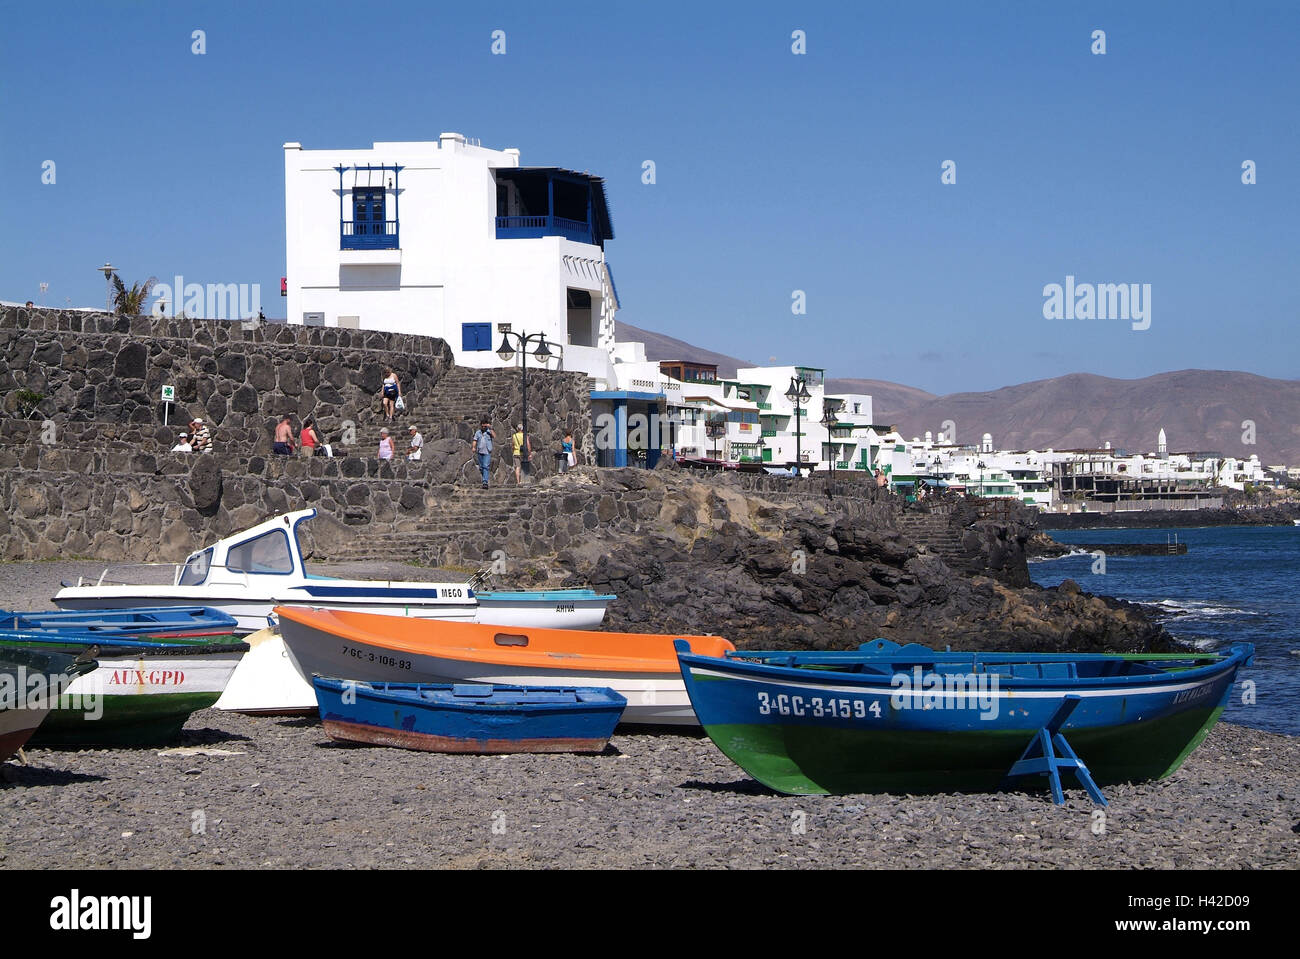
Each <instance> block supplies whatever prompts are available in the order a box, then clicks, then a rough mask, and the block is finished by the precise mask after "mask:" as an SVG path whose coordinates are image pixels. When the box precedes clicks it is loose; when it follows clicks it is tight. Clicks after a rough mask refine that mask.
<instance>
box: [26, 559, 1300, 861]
mask: <svg viewBox="0 0 1300 959" xmlns="http://www.w3.org/2000/svg"><path fill="white" fill-rule="evenodd" d="M101 568H102V564H96V563H88V562H87V563H79V562H78V563H69V562H58V563H34V564H0V589H3V590H4V594H3V595H5V597H6V605H9V606H11V607H13V608H25V609H38V608H45V607H48V606H49V597H50V596H51V595H53V592H54V589H55V588H57V585H58V582H59V580H60V579H68V578H69V577H71V578H75V577H76V576H77V575H79V574H80V575H86V574H88V573H91V572H94V573H95V574H97V573H98V571H99V569H101ZM348 571H349V572H353V573H356V574H361V573H363V572H364V573H366V574H367V575H375V574H376V573H378V572H379V571H378V570H375V569H367V570H361V569H359V568H350V569H349V570H348ZM396 572H400V574H401V575H403V576H405V577H407V578H429V577H430V576H431V575H435V574H433V573H432V572H431V571H429V570H413V569H411V568H409V567H402V568H400V570H398V571H396ZM27 759H28V765H26V766H22V765H20V764H18V763H17V762H16V761H10V762H8V763H5V764H4V765H3V766H0V869H17V868H71V869H113V868H222V867H230V868H275V869H288V868H293V869H336V868H363V869H364V868H375V869H378V868H389V867H419V868H496V867H501V868H556V867H573V868H627V867H633V868H636V867H649V868H655V867H675V868H692V867H694V868H760V867H765V868H771V867H790V868H837V867H842V868H854V867H890V868H929V869H946V868H971V867H974V868H990V867H991V868H1060V867H1067V868H1092V867H1096V868H1180V869H1183V868H1215V869H1233V868H1242V869H1254V868H1295V867H1296V866H1297V865H1300V740H1297V738H1295V737H1290V736H1284V735H1278V734H1272V733H1266V732H1261V731H1258V730H1254V729H1250V728H1247V727H1244V726H1238V725H1232V724H1227V723H1221V724H1219V726H1217V727H1216V728H1215V730H1214V731H1213V732H1212V733H1211V735H1210V737H1209V738H1208V739H1207V740H1206V742H1205V743H1204V744H1203V745H1202V746H1201V747H1200V748H1199V749H1198V750H1197V751H1196V752H1195V753H1193V755H1192V756H1191V758H1190V759H1189V760H1188V761H1187V762H1186V764H1185V765H1184V766H1183V767H1182V768H1181V769H1180V770H1179V771H1178V772H1177V773H1176V774H1175V775H1174V776H1172V777H1170V778H1169V779H1166V780H1163V781H1160V782H1153V783H1143V784H1140V785H1119V786H1111V787H1109V788H1108V789H1107V790H1106V792H1107V798H1108V799H1109V801H1110V806H1109V807H1108V808H1107V809H1105V810H1103V811H1098V810H1096V809H1095V808H1094V807H1093V805H1092V803H1091V802H1090V801H1089V800H1088V799H1087V797H1086V795H1085V794H1084V793H1083V792H1082V791H1081V790H1079V789H1076V788H1069V789H1068V790H1067V800H1068V801H1067V803H1066V805H1065V806H1063V807H1056V806H1053V805H1052V803H1051V801H1050V798H1049V797H1048V795H1047V794H1046V793H1045V792H1008V793H998V794H990V795H962V794H939V795H927V796H902V795H863V796H835V797H786V796H780V795H777V794H775V793H772V792H770V791H769V790H767V789H766V788H764V787H762V786H760V785H759V784H758V783H756V782H754V781H753V780H751V779H750V778H749V777H748V776H746V775H745V774H744V773H743V772H742V771H741V770H740V769H739V768H737V767H736V766H734V765H732V764H731V763H730V762H729V761H728V760H727V759H726V758H725V757H724V756H723V755H722V754H721V753H720V752H719V751H718V750H717V749H716V748H715V747H714V746H713V744H712V743H711V742H709V740H708V739H707V738H704V737H702V736H699V735H694V736H692V735H682V734H680V733H659V734H653V733H644V732H640V731H638V732H637V733H635V734H631V735H627V734H624V733H623V732H622V731H620V732H619V733H616V734H615V736H614V737H613V739H612V740H611V743H610V746H609V747H608V748H607V749H606V750H605V752H604V753H602V754H600V755H593V756H574V755H509V756H464V755H446V754H436V753H418V752H408V751H405V750H398V749H383V748H369V747H358V746H345V745H341V744H336V743H333V742H331V741H330V740H329V738H328V737H327V736H326V735H325V733H324V731H323V730H322V728H321V725H320V722H319V721H318V720H317V719H315V718H310V717H303V718H286V717H251V716H243V715H239V714H233V713H224V712H219V711H216V710H210V709H209V710H204V711H201V712H198V713H195V714H194V715H193V716H192V717H191V718H190V721H189V723H188V724H187V726H186V730H185V733H184V737H183V740H182V741H181V742H180V743H178V744H176V745H175V746H172V747H169V748H163V749H115V750H53V749H31V750H29V751H28V752H27Z"/></svg>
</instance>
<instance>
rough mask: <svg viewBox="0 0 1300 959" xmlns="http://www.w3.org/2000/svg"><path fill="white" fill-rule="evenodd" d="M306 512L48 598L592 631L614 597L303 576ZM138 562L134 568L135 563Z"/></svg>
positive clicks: (260, 620)
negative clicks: (292, 608) (164, 574)
mask: <svg viewBox="0 0 1300 959" xmlns="http://www.w3.org/2000/svg"><path fill="white" fill-rule="evenodd" d="M315 515H316V510H315V509H304V510H297V511H295V512H292V513H283V514H281V515H279V516H276V517H274V518H273V519H270V520H267V521H266V522H265V523H262V524H260V525H258V526H254V527H252V528H251V529H248V530H245V531H244V532H242V533H237V534H235V535H234V536H228V537H226V538H225V539H222V540H219V541H218V542H217V543H215V544H213V545H212V546H209V547H208V548H206V549H203V550H200V551H198V552H196V553H193V554H192V555H191V556H190V557H189V558H188V559H187V560H186V561H185V562H184V563H183V564H180V565H167V566H155V567H147V568H150V569H152V570H153V571H155V572H161V571H162V570H169V571H170V580H171V581H170V582H155V583H148V584H134V583H125V582H120V581H118V580H117V579H116V577H118V576H120V575H125V571H126V569H127V568H126V567H124V568H123V570H122V572H120V573H119V572H115V571H114V570H113V569H106V570H104V572H103V574H102V575H101V576H100V577H99V579H98V580H96V581H94V582H85V581H83V580H78V581H77V582H76V583H75V584H72V583H64V584H63V588H62V589H60V590H59V591H58V593H57V594H55V596H54V602H55V604H56V605H57V606H59V607H61V608H63V609H70V610H98V609H130V608H133V607H158V606H208V607H212V608H214V609H216V610H219V611H221V612H223V613H227V614H229V615H231V616H233V617H235V619H236V620H237V621H238V628H239V631H240V632H244V633H251V632H255V631H256V630H259V629H262V628H263V627H266V626H274V625H275V622H274V620H273V618H272V614H271V610H272V608H274V607H275V606H286V605H304V606H313V607H318V608H323V609H346V610H353V611H356V612H366V613H386V614H389V615H394V616H413V617H418V618H437V619H460V620H465V621H466V622H471V621H479V622H493V623H501V624H502V625H508V626H514V625H538V626H555V627H564V628H567V629H592V628H594V627H596V626H599V625H600V622H601V620H602V619H604V616H605V609H606V607H607V606H608V605H609V603H610V601H611V600H613V599H614V598H615V597H613V596H610V595H602V594H598V593H596V592H594V591H593V590H590V589H562V590H544V591H524V592H511V591H493V592H490V593H487V594H486V601H485V602H483V603H482V604H481V605H480V601H479V599H478V598H477V597H476V596H475V590H474V588H473V586H472V585H471V584H469V583H428V582H419V581H385V580H353V579H335V578H332V577H328V576H317V575H314V574H312V573H308V572H307V569H306V565H305V563H304V561H303V554H302V545H301V543H300V541H299V536H298V531H299V529H300V527H302V525H303V524H304V523H306V522H307V521H308V520H310V519H311V518H312V517H314V516H315ZM137 568H138V567H137Z"/></svg>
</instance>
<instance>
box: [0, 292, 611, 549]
mask: <svg viewBox="0 0 1300 959" xmlns="http://www.w3.org/2000/svg"><path fill="white" fill-rule="evenodd" d="M385 366H391V367H392V368H393V369H394V370H395V371H396V372H397V374H398V376H399V377H400V378H401V380H402V383H403V388H404V392H405V394H406V397H407V400H408V405H409V408H408V410H407V411H406V413H404V414H399V417H398V419H397V420H396V421H395V422H393V423H388V421H387V420H386V419H385V418H384V417H383V416H382V415H381V407H380V402H379V397H378V393H379V389H380V383H381V380H382V377H383V370H384V367H385ZM164 383H166V384H169V385H173V386H175V387H176V389H177V400H178V402H177V404H175V405H174V407H173V410H172V413H171V417H170V423H169V425H166V426H164V425H163V423H162V416H163V407H162V404H161V402H159V400H158V396H159V393H160V388H161V386H162V385H163V384H164ZM24 390H30V391H33V392H35V393H40V394H44V396H43V398H42V399H41V400H40V401H39V402H38V403H36V404H35V407H34V408H32V409H28V408H26V406H25V405H24V397H23V396H22V391H24ZM587 391H588V386H587V379H586V377H585V376H583V375H582V374H579V373H555V372H550V373H547V372H533V373H530V376H529V390H528V401H529V404H528V405H529V430H530V433H531V434H532V435H533V438H534V447H535V449H536V450H537V453H538V455H537V458H536V472H535V476H537V477H542V476H546V475H549V474H550V473H552V472H553V471H554V460H553V458H552V457H551V456H549V455H548V454H549V453H550V451H551V449H552V448H554V447H556V446H558V444H559V441H560V438H561V437H562V435H563V432H564V430H565V429H573V430H574V432H575V434H576V437H577V439H578V440H579V443H582V441H583V438H584V437H586V438H587V440H586V441H587V442H588V443H590V438H589V436H588V434H589V433H590V420H591V413H590V400H589V397H588V392H587ZM520 392H521V391H520V389H519V386H518V374H517V373H514V374H512V372H511V371H509V370H474V369H466V368H463V367H461V368H457V367H455V366H454V362H453V358H452V354H451V351H450V349H449V348H448V347H447V345H446V344H445V343H444V342H443V341H441V340H437V339H431V338H427V337H419V336H409V335H401V334H387V333H376V332H369V331H357V330H339V329H330V328H323V327H304V326H287V325H283V324H261V325H258V324H244V323H240V322H228V321H221V320H181V319H172V318H152V317H134V318H129V317H118V316H112V315H108V314H98V313H90V314H88V313H80V312H76V311H60V310H41V309H32V310H27V309H22V308H15V307H6V308H3V309H2V310H0V558H3V559H9V560H18V559H51V558H56V557H60V556H62V557H68V558H70V557H74V556H77V557H100V558H104V559H109V560H129V561H141V562H143V561H155V560H162V561H172V560H176V559H180V558H183V557H184V556H185V555H186V554H187V553H188V552H189V551H191V550H193V549H195V548H197V547H199V546H202V545H204V544H206V543H208V542H210V541H211V540H212V539H213V538H215V537H220V536H224V535H227V534H229V533H231V532H234V531H236V530H239V529H242V528H245V527H247V526H249V525H252V524H254V523H257V522H261V521H262V520H264V519H266V518H268V517H270V516H272V515H274V514H276V513H279V512H283V511H285V510H291V509H299V508H302V507H305V506H316V507H317V508H318V509H319V510H320V512H321V514H322V515H323V516H324V517H333V518H334V520H336V521H337V522H336V527H337V528H345V529H350V530H352V533H351V534H348V535H351V536H355V535H356V534H357V533H359V532H362V531H365V532H370V533H374V534H376V535H380V536H382V535H386V534H392V533H394V532H396V531H397V530H401V529H409V528H420V527H422V526H423V525H426V524H427V521H428V520H429V518H430V517H431V513H430V510H431V509H432V508H433V507H434V506H435V505H436V503H437V501H438V500H439V499H440V498H443V499H445V497H446V496H447V495H449V493H450V491H451V490H452V489H455V488H465V487H470V486H477V485H478V482H479V479H478V473H477V471H476V470H475V469H474V468H473V466H472V464H471V457H470V447H469V443H468V437H469V432H472V429H473V426H469V427H468V428H467V423H468V421H469V420H471V419H472V420H473V421H474V425H477V418H478V417H479V416H481V415H484V413H486V414H487V415H489V416H490V417H491V419H492V421H493V423H494V425H495V426H496V428H497V435H498V437H499V438H500V441H499V442H498V444H497V450H496V454H495V455H494V457H493V482H494V484H501V483H503V482H505V481H506V479H507V477H509V478H510V480H511V481H513V470H512V468H511V463H510V459H509V453H510V447H509V440H508V436H509V430H510V424H513V423H515V422H517V421H518V418H519V415H520V402H521V396H520ZM27 405H30V403H29V404H27ZM281 413H290V414H292V415H293V416H294V420H295V428H296V427H297V426H298V425H299V424H300V423H301V419H302V417H304V416H307V415H311V416H315V417H316V419H317V421H318V424H319V426H320V429H321V432H322V433H323V435H324V438H325V440H326V441H327V442H330V443H332V444H333V445H334V446H335V450H336V453H337V454H339V455H338V456H336V458H333V459H329V458H325V457H323V456H318V457H315V458H313V459H304V458H301V457H284V456H277V455H273V454H272V453H271V452H270V448H271V438H272V435H273V429H274V423H275V420H276V419H277V418H278V416H279V415H280V414H281ZM192 416H202V417H203V418H204V420H205V421H206V422H207V424H208V425H209V427H210V429H211V431H212V434H213V438H214V441H215V444H216V451H215V452H213V453H211V454H200V453H191V454H182V453H172V452H170V450H171V447H172V445H174V443H175V437H176V434H177V433H178V432H179V431H180V430H182V429H183V428H184V424H185V423H186V422H188V420H189V419H190V418H191V417H192ZM408 423H415V424H416V425H417V427H418V428H419V429H420V430H421V431H422V432H423V434H424V436H425V440H426V445H425V453H424V458H423V460H422V461H421V462H418V463H408V462H406V460H405V459H404V457H403V451H404V449H405V440H406V436H407V429H406V427H407V424H408ZM381 426H388V427H389V428H390V430H391V431H392V434H393V436H394V439H395V445H396V447H397V451H398V458H397V459H395V460H393V461H391V462H381V461H380V460H379V459H378V458H377V447H378V440H379V429H380V427H381ZM316 526H317V528H324V529H326V530H328V529H330V528H334V527H331V526H330V524H329V523H328V522H323V523H318V524H316ZM335 539H336V541H337V542H344V541H346V539H347V536H343V535H339V536H336V537H335Z"/></svg>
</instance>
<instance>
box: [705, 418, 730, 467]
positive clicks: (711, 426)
mask: <svg viewBox="0 0 1300 959" xmlns="http://www.w3.org/2000/svg"><path fill="white" fill-rule="evenodd" d="M704 432H705V433H706V434H708V436H709V438H710V439H711V440H713V458H714V459H715V460H716V459H717V458H718V439H719V437H721V436H723V435H725V434H726V432H727V421H726V420H723V419H717V418H714V419H711V420H709V421H708V422H706V423H705V424H704Z"/></svg>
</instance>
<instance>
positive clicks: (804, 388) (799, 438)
mask: <svg viewBox="0 0 1300 959" xmlns="http://www.w3.org/2000/svg"><path fill="white" fill-rule="evenodd" d="M785 398H786V399H787V400H789V401H790V402H791V403H793V404H794V475H795V476H799V475H801V474H800V472H799V471H800V469H801V468H802V467H803V404H805V403H807V402H808V401H809V400H810V399H812V394H811V393H809V392H808V378H807V377H806V376H792V377H790V388H789V389H788V390H786V391H785Z"/></svg>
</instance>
